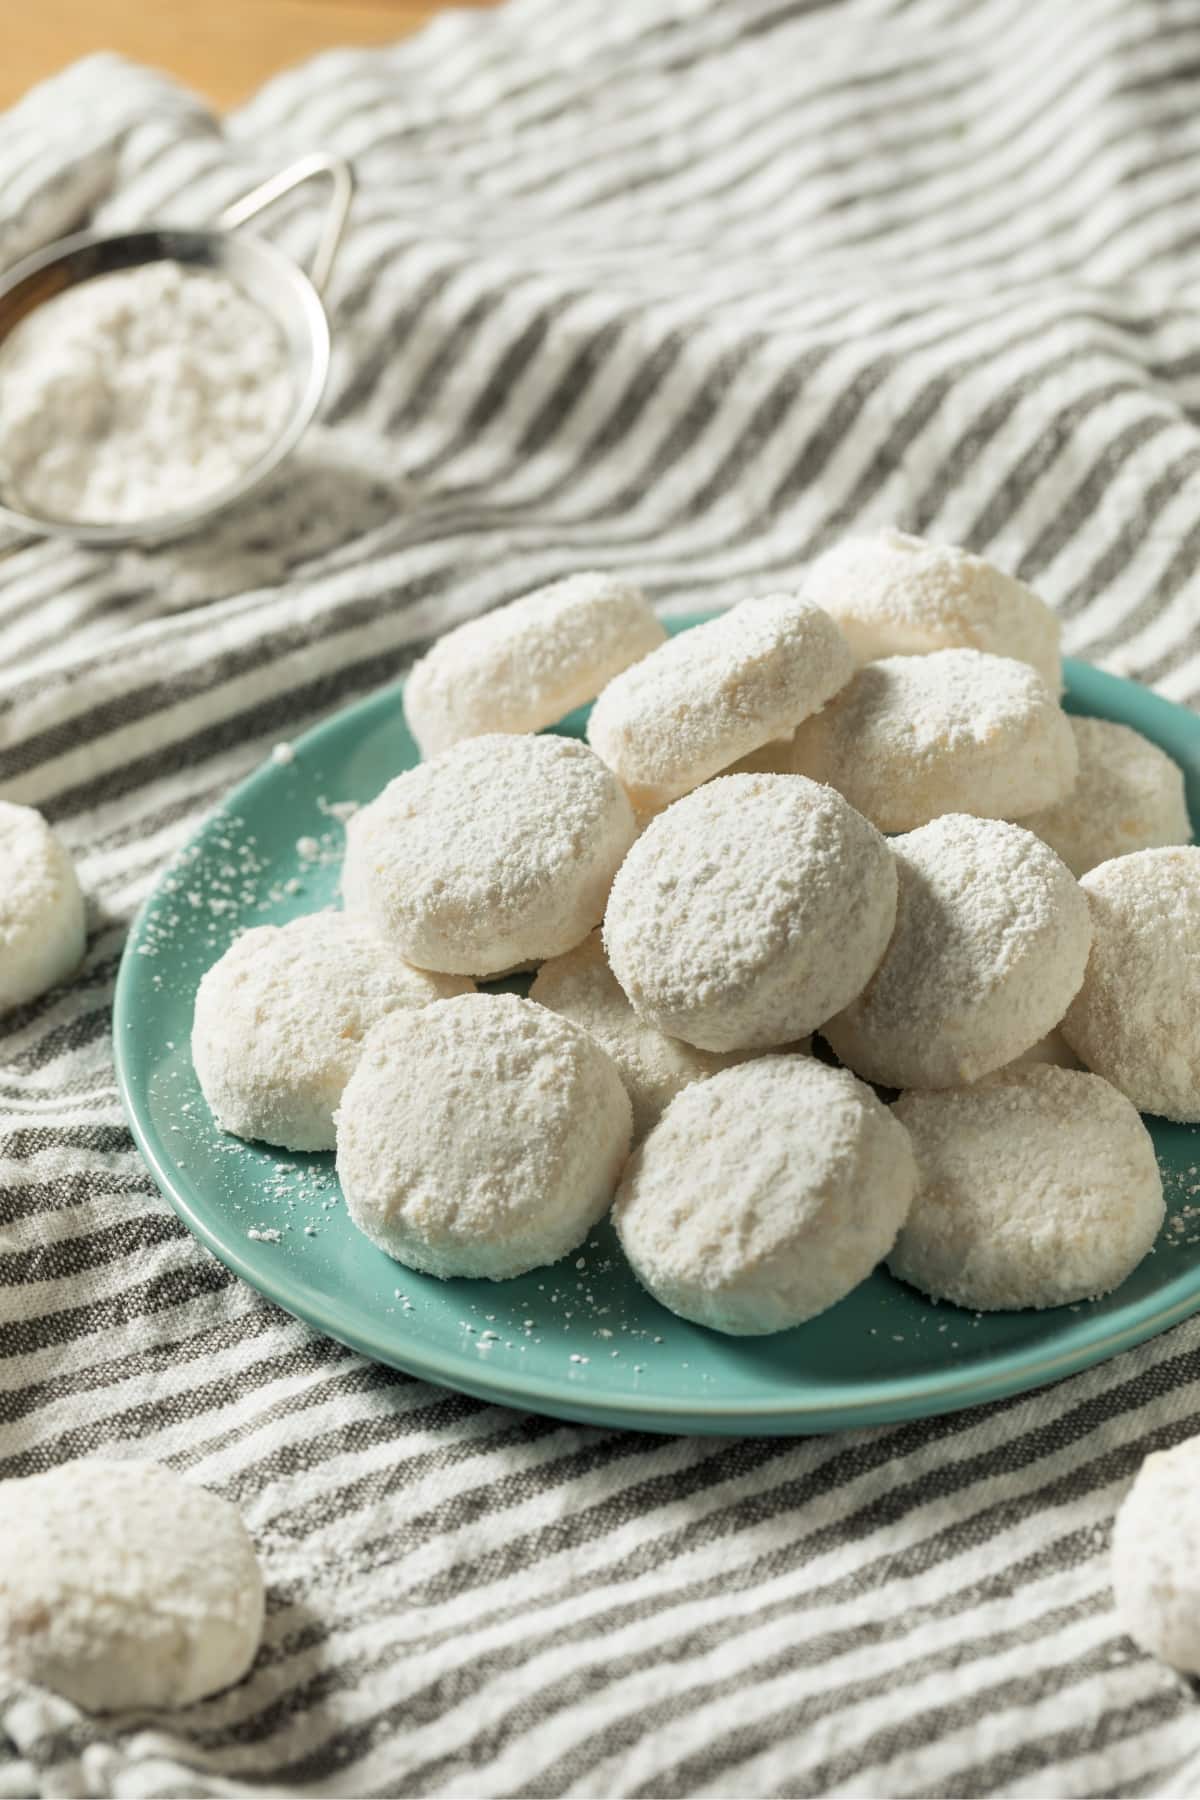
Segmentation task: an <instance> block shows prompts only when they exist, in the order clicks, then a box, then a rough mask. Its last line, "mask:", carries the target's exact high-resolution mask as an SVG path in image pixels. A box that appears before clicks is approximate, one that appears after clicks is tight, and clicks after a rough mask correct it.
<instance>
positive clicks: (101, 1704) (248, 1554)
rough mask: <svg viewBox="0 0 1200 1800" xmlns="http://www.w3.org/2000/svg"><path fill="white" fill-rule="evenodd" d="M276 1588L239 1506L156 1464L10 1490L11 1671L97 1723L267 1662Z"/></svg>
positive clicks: (2, 1614)
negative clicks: (269, 1609) (265, 1576)
mask: <svg viewBox="0 0 1200 1800" xmlns="http://www.w3.org/2000/svg"><path fill="white" fill-rule="evenodd" d="M262 1626H263V1581H262V1575H261V1573H260V1570H259V1566H258V1558H257V1556H256V1555H255V1551H254V1545H253V1544H252V1543H251V1541H250V1538H249V1535H248V1534H247V1531H246V1528H245V1526H244V1525H243V1524H242V1521H241V1519H240V1517H239V1516H238V1513H237V1510H236V1508H234V1507H233V1506H231V1505H230V1504H229V1502H228V1501H227V1500H222V1499H221V1498H220V1496H219V1495H217V1494H210V1493H209V1492H208V1491H207V1490H206V1489H205V1488H202V1487H194V1486H193V1485H192V1484H191V1483H190V1482H187V1481H182V1480H181V1479H180V1477H179V1476H178V1475H175V1474H173V1473H172V1472H171V1470H170V1469H162V1468H158V1467H156V1466H155V1465H154V1464H153V1463H139V1462H100V1461H96V1462H75V1463H67V1464H64V1465H62V1466H61V1467H59V1468H55V1469H50V1470H48V1471H47V1472H46V1473H45V1474H42V1475H27V1476H25V1477H24V1478H23V1479H21V1480H14V1481H4V1482H0V1672H2V1673H3V1674H5V1675H7V1676H8V1677H9V1679H10V1680H17V1681H26V1682H33V1683H36V1684H37V1685H38V1686H40V1687H47V1688H51V1689H52V1690H53V1691H54V1692H55V1693H57V1694H63V1695H65V1696H66V1698H67V1699H68V1700H72V1701H74V1702H75V1704H76V1705H77V1706H81V1707H84V1708H85V1709H86V1710H87V1711H88V1712H117V1711H122V1710H124V1709H125V1708H126V1707H134V1706H137V1707H142V1706H164V1707H176V1706H190V1705H191V1704H192V1703H193V1701H196V1700H202V1699H204V1697H205V1696H206V1695H207V1694H215V1693H217V1692H218V1691H219V1690H220V1689H221V1688H226V1687H230V1686H231V1685H232V1684H233V1683H234V1682H235V1681H240V1680H241V1678H242V1676H243V1675H244V1674H245V1673H246V1671H247V1669H249V1667H250V1664H251V1663H252V1662H253V1661H254V1658H255V1655H256V1654H257V1651H258V1645H259V1640H260V1638H261V1637H262Z"/></svg>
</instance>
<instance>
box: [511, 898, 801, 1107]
mask: <svg viewBox="0 0 1200 1800" xmlns="http://www.w3.org/2000/svg"><path fill="white" fill-rule="evenodd" d="M529 998H530V999H531V1000H536V1001H537V1003H538V1005H539V1006H548V1007H549V1008H550V1011H551V1012H556V1013H561V1014H562V1016H563V1018H564V1019H572V1020H573V1021H574V1022H575V1024H576V1025H581V1026H582V1027H583V1029H584V1030H585V1031H589V1032H590V1033H591V1035H592V1036H593V1037H594V1038H595V1039H596V1042H597V1043H598V1044H601V1045H603V1047H604V1049H605V1050H607V1051H608V1054H609V1055H610V1056H611V1057H612V1059H613V1062H614V1063H615V1064H616V1067H617V1073H618V1074H619V1075H620V1077H621V1080H622V1081H623V1082H624V1083H625V1091H626V1093H627V1094H628V1095H629V1098H630V1100H631V1101H632V1103H633V1135H634V1137H635V1138H642V1137H645V1135H646V1133H647V1132H648V1131H649V1130H650V1127H651V1126H652V1125H654V1124H655V1123H656V1122H657V1120H658V1119H659V1117H660V1116H661V1114H662V1111H663V1108H664V1107H665V1106H666V1105H667V1104H668V1103H669V1102H670V1101H671V1100H673V1099H674V1098H675V1096H676V1094H678V1093H681V1092H682V1091H683V1089H684V1088H685V1087H688V1086H690V1085H691V1083H692V1082H693V1081H705V1080H707V1079H708V1077H709V1076H710V1075H715V1074H716V1072H717V1070H718V1069H724V1068H727V1067H728V1066H729V1065H730V1064H731V1063H734V1062H741V1061H743V1060H744V1058H745V1055H746V1052H744V1051H734V1052H731V1053H730V1054H728V1055H725V1056H719V1055H717V1054H715V1053H714V1052H712V1051H710V1050H697V1049H695V1048H694V1047H693V1046H692V1045H691V1044H685V1043H684V1042H683V1040H682V1038H673V1037H667V1036H666V1034H665V1033H664V1032H661V1031H659V1030H658V1029H657V1027H656V1026H654V1025H649V1024H647V1023H646V1021H645V1020H644V1019H639V1018H638V1015H637V1014H636V1013H635V1012H634V1010H633V1008H632V1006H630V1004H629V1001H628V1000H627V999H626V997H625V993H624V990H623V989H622V987H621V984H620V982H619V981H618V980H617V978H616V976H615V975H614V974H613V972H612V970H611V969H610V968H609V966H608V960H607V958H606V957H605V954H604V945H603V943H602V942H601V934H600V933H599V932H598V931H594V932H593V933H592V935H591V936H590V937H588V938H585V939H584V941H583V943H582V944H577V945H576V946H575V948H574V950H568V951H567V952H566V954H565V955H564V956H556V957H554V958H552V960H551V961H550V962H544V963H543V964H542V966H541V968H540V969H539V971H538V973H537V976H536V977H535V979H534V983H533V986H532V987H531V988H530V990H529ZM796 1048H797V1049H805V1048H807V1045H798V1046H796Z"/></svg>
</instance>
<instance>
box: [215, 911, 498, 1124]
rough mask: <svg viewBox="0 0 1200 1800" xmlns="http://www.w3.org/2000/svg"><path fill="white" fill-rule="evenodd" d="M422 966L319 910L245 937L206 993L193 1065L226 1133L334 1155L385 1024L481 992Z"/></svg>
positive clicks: (355, 922)
mask: <svg viewBox="0 0 1200 1800" xmlns="http://www.w3.org/2000/svg"><path fill="white" fill-rule="evenodd" d="M472 985H473V984H472V983H471V982H470V981H469V980H467V978H466V977H465V976H462V975H430V974H427V973H426V971H425V970H424V969H414V968H412V967H411V966H410V965H409V964H408V963H406V962H404V960H403V959H402V958H401V957H400V956H398V955H397V954H396V952H395V951H394V950H390V949H389V948H388V946H387V945H386V944H384V943H383V942H382V941H381V939H379V938H378V937H376V935H375V933H374V932H373V931H372V930H371V928H370V926H369V925H368V924H367V923H366V921H365V920H363V919H361V918H355V917H351V916H349V915H348V914H346V913H340V912H320V913H313V914H311V915H310V916H309V917H307V918H302V919H293V920H292V921H291V923H290V924H289V925H282V926H276V925H260V926H257V927H255V929H254V930H253V931H246V932H243V934H242V936H241V937H240V938H237V939H236V940H235V942H234V943H233V944H231V945H230V947H229V949H228V950H227V951H226V952H225V954H224V956H223V957H222V958H221V959H220V961H219V962H217V963H214V965H213V967H212V968H211V969H209V971H208V973H207V974H206V975H205V977H204V979H203V980H202V981H201V983H200V986H199V989H198V990H197V993H196V1013H195V1022H194V1024H193V1027H192V1060H193V1062H194V1063H195V1065H196V1074H197V1076H198V1077H199V1080H200V1086H201V1088H202V1089H203V1092H204V1098H205V1099H206V1100H207V1102H208V1104H209V1106H210V1107H211V1109H212V1112H213V1115H214V1117H215V1118H216V1121H217V1123H218V1125H220V1127H221V1129H222V1130H223V1131H229V1132H232V1133H233V1134H234V1136H235V1137H243V1138H258V1139H262V1140H263V1141H264V1142H266V1143H268V1144H281V1145H282V1146H283V1147H284V1149H285V1150H332V1149H333V1142H334V1134H333V1115H334V1113H335V1112H336V1111H337V1106H338V1102H339V1100H340V1099H341V1097H342V1090H343V1089H344V1087H345V1085H346V1083H347V1082H348V1081H349V1079H350V1074H351V1071H352V1070H353V1068H354V1065H355V1063H356V1062H357V1061H358V1057H359V1052H360V1050H361V1048H362V1041H363V1039H364V1037H365V1036H366V1034H367V1032H368V1031H369V1030H370V1029H371V1027H372V1026H373V1025H377V1024H378V1023H379V1021H380V1019H382V1018H385V1017H386V1016H387V1014H388V1013H390V1012H395V1011H396V1009H397V1008H398V1007H407V1006H428V1005H429V1004H430V1002H431V1001H433V1000H448V999H450V998H451V996H452V995H455V994H465V993H469V992H470V990H471V988H472Z"/></svg>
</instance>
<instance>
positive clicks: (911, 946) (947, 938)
mask: <svg viewBox="0 0 1200 1800" xmlns="http://www.w3.org/2000/svg"><path fill="white" fill-rule="evenodd" d="M891 849H892V853H893V855H894V857H895V860H896V868H897V873H898V875H899V878H900V885H899V897H898V902H897V907H896V929H895V931H894V933H893V935H892V939H891V942H890V943H889V944H888V947H887V954H886V955H885V956H884V958H883V961H882V962H881V963H880V965H879V968H878V970H877V972H876V973H875V975H874V976H873V977H872V979H871V980H870V981H869V982H868V983H867V984H866V986H865V987H864V989H863V991H862V993H861V994H860V995H859V996H858V998H857V999H856V1000H854V1001H853V1002H852V1003H851V1004H850V1005H849V1006H848V1007H847V1008H846V1009H845V1011H844V1012H841V1013H839V1015H838V1016H837V1018H834V1019H831V1020H830V1021H829V1023H828V1024H827V1025H826V1026H825V1027H824V1031H823V1035H824V1037H825V1038H826V1040H827V1041H828V1042H829V1044H830V1045H831V1046H832V1047H833V1049H834V1050H835V1051H836V1053H837V1055H838V1056H839V1057H840V1058H841V1060H842V1062H844V1063H845V1064H847V1066H848V1067H849V1068H851V1069H853V1070H854V1071H855V1073H856V1074H858V1075H861V1076H862V1077H863V1078H864V1079H865V1080H867V1081H876V1082H879V1083H880V1084H881V1085H882V1086H884V1087H896V1088H945V1087H958V1086H960V1085H962V1084H964V1083H967V1082H972V1081H978V1080H979V1078H980V1077H981V1076H983V1075H989V1074H991V1073H992V1071H993V1070H995V1069H999V1068H1002V1067H1003V1065H1004V1064H1005V1063H1010V1062H1012V1061H1013V1059H1014V1058H1015V1057H1018V1056H1022V1055H1024V1053H1025V1051H1027V1050H1029V1049H1031V1048H1032V1046H1033V1045H1034V1044H1036V1043H1037V1042H1038V1040H1039V1039H1040V1038H1043V1037H1045V1035H1046V1033H1047V1032H1049V1031H1050V1030H1051V1029H1052V1028H1053V1027H1054V1026H1055V1025H1057V1024H1058V1022H1059V1021H1060V1019H1061V1018H1062V1016H1063V1014H1064V1013H1065V1012H1066V1010H1067V1006H1068V1005H1069V1003H1070V1001H1071V1000H1072V998H1073V997H1074V995H1075V994H1076V992H1077V991H1078V989H1079V984H1080V982H1081V981H1082V980H1083V971H1084V966H1085V964H1086V963H1087V957H1088V947H1089V945H1090V943H1091V935H1092V934H1091V922H1090V920H1089V917H1088V906H1087V901H1086V900H1085V898H1084V896H1083V894H1082V892H1081V891H1080V887H1079V883H1078V882H1077V881H1076V880H1075V878H1074V876H1073V875H1072V874H1071V871H1070V870H1069V869H1068V868H1067V867H1066V865H1065V863H1063V862H1062V861H1060V859H1059V858H1058V857H1057V856H1055V854H1054V852H1053V851H1052V850H1050V849H1049V848H1048V847H1047V846H1046V845H1045V844H1043V843H1042V842H1041V840H1040V839H1039V838H1035V837H1034V835H1033V833H1032V832H1031V831H1024V830H1022V828H1021V827H1020V826H1019V825H1007V824H1004V823H1002V822H1001V821H1000V820H998V819H975V818H968V817H966V816H965V815H963V814H961V813H959V814H950V815H948V816H947V817H946V818H942V819H935V820H934V821H933V823H932V824H929V825H923V826H922V827H921V828H920V829H919V830H918V831H911V832H909V833H908V834H907V836H905V837H900V838H894V839H893V840H892V843H891ZM1084 1060H1085V1061H1088V1058H1087V1057H1085V1058H1084Z"/></svg>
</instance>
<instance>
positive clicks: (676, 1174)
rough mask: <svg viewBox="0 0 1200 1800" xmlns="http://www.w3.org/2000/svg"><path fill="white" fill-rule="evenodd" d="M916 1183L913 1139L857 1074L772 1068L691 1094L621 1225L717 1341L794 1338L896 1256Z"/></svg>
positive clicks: (635, 1174)
mask: <svg viewBox="0 0 1200 1800" xmlns="http://www.w3.org/2000/svg"><path fill="white" fill-rule="evenodd" d="M915 1183H916V1171H915V1168H914V1165H913V1158H912V1151H911V1149H910V1148H909V1143H908V1137H907V1134H906V1133H905V1131H904V1129H903V1127H902V1126H900V1125H898V1124H897V1123H896V1120H895V1119H894V1118H893V1117H892V1115H891V1114H890V1113H889V1111H888V1109H887V1107H885V1106H884V1105H882V1104H881V1102H880V1101H878V1100H877V1099H876V1098H875V1096H874V1094H872V1092H871V1090H870V1088H868V1087H866V1086H865V1085H864V1084H863V1083H862V1082H861V1081H856V1080H855V1078H854V1076H853V1075H851V1074H850V1073H849V1071H848V1070H846V1069H831V1068H828V1067H826V1065H825V1064H823V1063H818V1062H813V1061H812V1060H811V1059H809V1058H808V1057H795V1056H765V1057H759V1058H757V1059H756V1060H755V1061H754V1062H749V1063H743V1064H742V1065H741V1066H740V1067H739V1068H736V1069H724V1070H722V1071H721V1072H720V1073H719V1074H716V1075H714V1076H713V1077H712V1079H711V1080H710V1081H705V1082H700V1083H698V1084H696V1085H694V1086H692V1087H689V1088H685V1089H684V1091H683V1092H682V1093H681V1094H679V1095H678V1096H677V1097H676V1098H675V1099H674V1100H672V1102H671V1104H670V1105H669V1106H668V1108H667V1110H666V1112H665V1113H664V1114H663V1116H662V1118H661V1119H660V1120H659V1122H658V1124H657V1125H656V1126H655V1127H654V1130H653V1131H652V1132H651V1133H650V1136H649V1137H648V1138H647V1139H646V1141H645V1143H644V1144H643V1145H642V1146H641V1148H640V1149H639V1150H636V1151H635V1152H634V1154H633V1156H632V1158H631V1159H630V1162H629V1167H628V1168H627V1169H626V1171H625V1174H624V1177H623V1178H622V1181H621V1186H620V1189H619V1190H618V1193H617V1199H616V1204H615V1206H614V1209H613V1218H614V1221H615V1223H616V1227H617V1231H618V1233H619V1235H620V1239H621V1243H622V1245H623V1246H624V1249H625V1254H626V1256H628V1258H629V1261H630V1264H631V1266H632V1268H633V1272H634V1274H635V1275H636V1276H637V1278H638V1280H639V1281H640V1282H641V1283H642V1285H643V1287H645V1288H648V1289H649V1291H650V1293H652V1294H653V1295H654V1297H655V1299H656V1300H660V1301H661V1302H662V1304H663V1305H664V1306H666V1307H669V1308H670V1310H671V1311H672V1312H674V1313H678V1314H679V1315H680V1317H681V1318H685V1319H692V1320H694V1321H695V1323H696V1324H698V1325H708V1326H710V1327H711V1328H712V1329H713V1330H714V1331H726V1332H730V1333H731V1334H733V1335H736V1336H755V1335H760V1334H763V1333H766V1332H770V1331H786V1330H787V1329H788V1328H789V1326H792V1325H801V1324H803V1322H804V1320H805V1319H811V1318H813V1317H815V1315H816V1314H817V1313H821V1312H824V1311H825V1310H826V1308H827V1307H830V1306H833V1305H834V1304H835V1303H836V1302H837V1301H838V1300H840V1299H842V1297H843V1296H844V1295H845V1294H848V1293H849V1292H850V1290H851V1289H852V1288H854V1287H857V1286H858V1284H859V1282H860V1281H863V1280H865V1279H866V1277H867V1276H868V1275H869V1274H870V1273H871V1270H872V1269H873V1268H874V1267H875V1266H876V1264H877V1263H878V1262H880V1261H881V1260H882V1258H883V1257H885V1256H886V1255H887V1253H888V1251H889V1250H890V1249H891V1247H892V1244H893V1242H894V1240H895V1237H896V1233H897V1231H898V1230H899V1229H900V1226H901V1225H902V1223H903V1221H904V1218H905V1215H906V1214H907V1212H908V1208H909V1204H910V1202H911V1200H912V1195H913V1190H914V1187H915Z"/></svg>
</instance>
